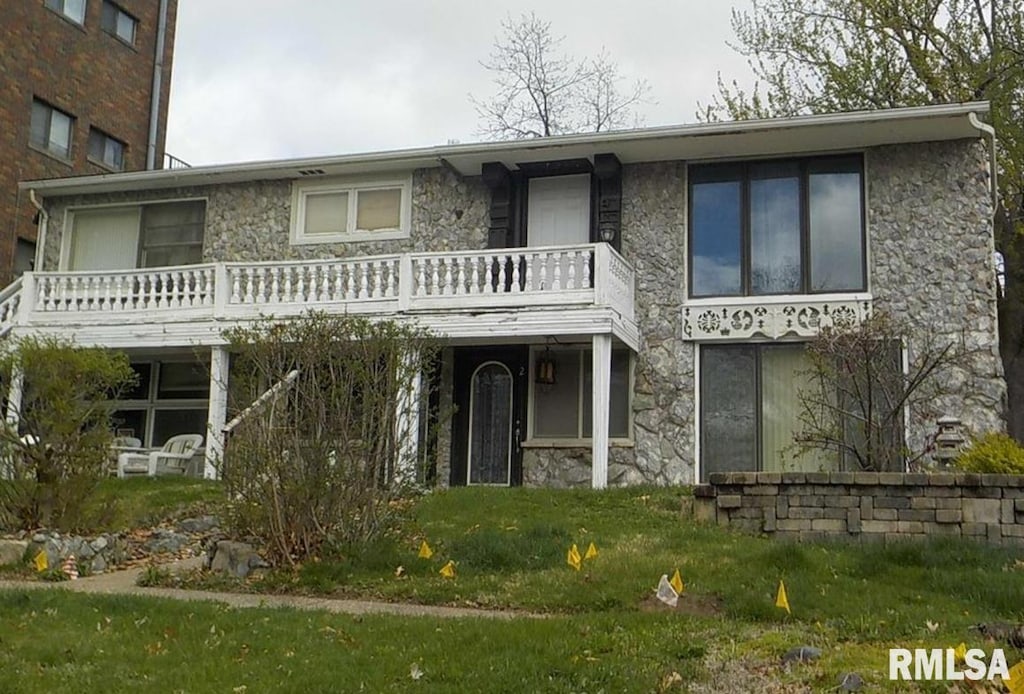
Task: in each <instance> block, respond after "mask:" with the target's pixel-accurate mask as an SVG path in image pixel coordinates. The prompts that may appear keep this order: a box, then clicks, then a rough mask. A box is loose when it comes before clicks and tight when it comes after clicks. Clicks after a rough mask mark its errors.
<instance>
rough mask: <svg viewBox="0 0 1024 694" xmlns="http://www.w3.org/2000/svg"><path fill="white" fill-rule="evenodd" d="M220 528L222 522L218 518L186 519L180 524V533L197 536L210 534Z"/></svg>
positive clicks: (200, 517)
mask: <svg viewBox="0 0 1024 694" xmlns="http://www.w3.org/2000/svg"><path fill="white" fill-rule="evenodd" d="M219 527H220V520H219V519H218V518H217V517H216V516H199V517H198V518H186V519H184V520H183V521H181V522H180V523H178V532H182V533H192V534H193V535H196V534H200V533H208V532H210V531H212V530H214V529H215V528H219Z"/></svg>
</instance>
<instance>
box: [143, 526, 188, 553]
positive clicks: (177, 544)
mask: <svg viewBox="0 0 1024 694" xmlns="http://www.w3.org/2000/svg"><path fill="white" fill-rule="evenodd" d="M191 541H192V540H191V538H190V537H189V536H188V535H183V534H181V533H176V532H174V531H173V530H164V529H157V530H154V531H153V534H152V536H151V537H150V538H149V540H147V541H146V542H145V543H144V544H143V547H145V548H146V550H148V551H150V552H153V553H154V554H161V553H168V554H176V553H178V552H180V551H181V550H182V549H184V548H185V547H187V546H188V545H189V543H190V542H191Z"/></svg>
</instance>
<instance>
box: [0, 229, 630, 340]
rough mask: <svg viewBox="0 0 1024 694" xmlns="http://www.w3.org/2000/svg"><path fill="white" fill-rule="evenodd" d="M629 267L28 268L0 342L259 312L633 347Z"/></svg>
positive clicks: (105, 335)
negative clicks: (581, 338) (15, 336)
mask: <svg viewBox="0 0 1024 694" xmlns="http://www.w3.org/2000/svg"><path fill="white" fill-rule="evenodd" d="M633 302H634V273H633V269H632V267H630V266H629V264H627V263H626V262H625V261H624V260H623V259H622V257H621V256H620V255H619V254H618V253H616V252H615V251H614V250H613V249H612V248H611V247H610V246H608V245H607V244H603V243H600V244H586V245H579V246H563V247H545V248H536V249H534V248H520V249H496V250H483V251H454V252H441V253H406V254H396V255H386V256H372V257H360V258H338V259H327V260H304V261H271V262H254V263H238V262H232V263H207V264H203V265H189V266H182V267H166V268H152V269H133V270H111V271H96V272H91V271H90V272H35V273H32V272H28V273H25V275H24V276H23V277H22V279H21V280H20V281H19V282H17V283H15V284H13V285H11V286H10V287H8V288H7V289H6V290H4V291H3V292H2V293H0V334H5V333H7V332H10V331H12V330H13V331H14V332H15V333H21V332H42V333H54V334H65V335H66V334H73V335H74V337H75V339H76V341H78V342H79V343H80V344H97V345H104V346H111V347H121V346H142V345H147V346H149V345H152V346H160V345H164V344H217V343H220V342H222V341H223V340H222V338H221V331H222V330H223V329H224V328H227V327H231V325H233V324H238V323H241V322H245V321H251V320H253V319H256V318H259V317H260V316H274V317H277V318H283V317H288V316H295V315H299V314H301V313H304V312H306V311H309V310H321V311H325V312H330V313H350V314H361V315H367V316H377V317H394V318H399V319H402V320H412V321H414V322H416V323H417V324H419V325H422V326H423V327H425V328H427V329H428V330H431V331H432V332H435V333H437V334H441V335H445V336H448V337H452V338H465V339H478V338H496V337H508V336H544V335H566V334H579V335H588V334H596V333H603V332H612V333H613V334H615V335H616V336H618V337H619V338H620V339H621V340H623V341H624V342H626V344H628V345H630V346H632V347H634V348H635V347H636V340H637V337H636V325H635V322H634V313H633Z"/></svg>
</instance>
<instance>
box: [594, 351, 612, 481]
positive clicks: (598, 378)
mask: <svg viewBox="0 0 1024 694" xmlns="http://www.w3.org/2000/svg"><path fill="white" fill-rule="evenodd" d="M593 357H594V359H593V362H594V363H593V369H594V373H593V379H592V381H593V384H594V390H593V393H592V395H593V397H592V398H591V399H592V401H593V428H594V431H593V440H592V445H593V447H594V448H593V451H592V452H591V460H592V461H593V464H592V468H591V486H592V487H593V488H594V489H604V488H605V487H607V486H608V416H609V412H608V403H609V401H610V400H611V382H612V336H611V335H594V354H593Z"/></svg>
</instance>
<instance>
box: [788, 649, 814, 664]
mask: <svg viewBox="0 0 1024 694" xmlns="http://www.w3.org/2000/svg"><path fill="white" fill-rule="evenodd" d="M820 657H821V649H820V648H814V647H813V646H796V647H795V648H790V649H789V650H788V651H786V652H785V653H784V654H783V655H782V664H783V665H792V664H793V663H809V662H811V661H812V660H817V659H818V658H820Z"/></svg>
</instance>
